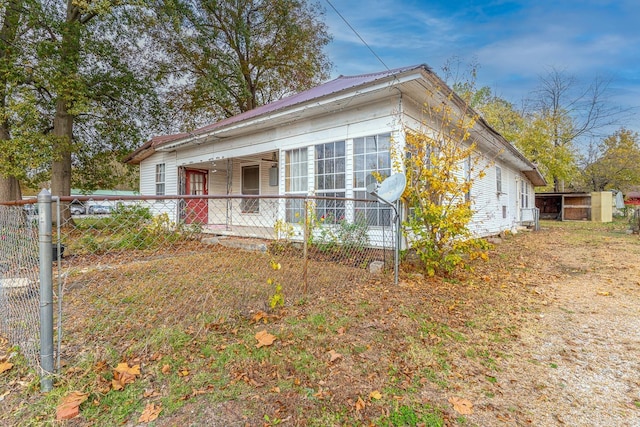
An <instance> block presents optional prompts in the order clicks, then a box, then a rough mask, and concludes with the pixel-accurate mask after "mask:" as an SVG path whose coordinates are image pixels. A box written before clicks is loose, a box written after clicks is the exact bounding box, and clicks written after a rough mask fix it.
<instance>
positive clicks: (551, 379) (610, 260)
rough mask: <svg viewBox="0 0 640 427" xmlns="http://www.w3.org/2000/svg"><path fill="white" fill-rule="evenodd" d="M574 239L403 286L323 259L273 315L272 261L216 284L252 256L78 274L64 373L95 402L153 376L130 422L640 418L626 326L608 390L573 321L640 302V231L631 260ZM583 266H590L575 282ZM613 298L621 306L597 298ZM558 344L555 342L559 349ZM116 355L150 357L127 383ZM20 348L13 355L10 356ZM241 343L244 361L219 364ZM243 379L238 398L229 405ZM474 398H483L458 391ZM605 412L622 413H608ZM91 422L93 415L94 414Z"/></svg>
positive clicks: (17, 384) (556, 239)
mask: <svg viewBox="0 0 640 427" xmlns="http://www.w3.org/2000/svg"><path fill="white" fill-rule="evenodd" d="M575 233H576V231H575V230H572V229H569V230H567V229H565V228H564V227H562V226H555V225H554V226H553V227H550V228H548V229H546V230H543V231H542V232H540V233H524V234H521V235H518V236H514V237H510V238H508V239H507V240H506V241H505V242H504V243H503V244H501V245H498V246H497V247H496V248H495V249H494V251H493V253H492V254H491V257H490V259H489V260H488V261H486V262H483V261H478V262H477V263H476V264H475V271H474V272H466V273H461V274H459V275H457V276H453V277H449V278H429V277H425V276H423V275H422V274H421V273H420V272H419V271H418V270H411V269H410V268H405V269H404V271H403V273H402V281H401V285H400V286H398V287H394V286H393V284H392V283H391V282H390V280H389V278H383V279H382V280H381V279H379V278H377V279H368V278H367V277H366V276H363V275H362V273H361V270H360V272H353V271H352V269H349V268H345V267H344V266H333V265H331V264H330V263H323V264H322V265H321V268H318V270H317V271H319V272H320V273H319V274H318V275H316V276H314V277H313V279H314V280H316V282H315V283H314V286H310V287H309V294H308V295H306V296H304V302H302V303H299V304H291V303H289V304H287V306H286V307H285V309H283V310H280V311H276V312H271V311H269V310H264V308H263V307H264V306H263V305H261V304H262V303H263V301H266V300H268V294H265V293H263V294H260V292H261V290H260V289H259V286H258V285H259V284H260V283H261V282H262V278H263V277H268V275H271V274H273V271H269V270H267V269H265V271H264V276H261V275H257V276H255V277H253V278H249V279H247V280H246V281H245V282H242V281H239V282H236V283H234V287H233V288H229V289H226V288H223V287H220V286H212V283H215V280H216V279H215V277H217V276H216V274H217V271H220V270H224V269H233V268H234V262H235V263H237V265H238V267H239V268H240V267H242V266H241V264H243V263H244V262H245V258H246V255H243V257H239V256H228V254H227V256H224V255H222V254H221V255H222V256H220V257H217V256H215V255H214V254H192V255H188V256H182V257H180V258H168V259H163V260H162V261H161V262H157V263H147V264H132V265H126V266H121V267H118V268H113V269H104V270H90V271H88V272H87V273H84V274H83V275H81V276H80V277H78V278H76V281H77V282H78V283H81V284H78V285H73V286H74V287H73V292H70V294H69V295H68V296H67V298H68V299H67V301H66V304H67V306H66V308H65V310H66V313H69V315H68V316H67V317H66V318H65V319H64V322H65V330H66V331H67V335H66V337H67V341H66V342H65V347H64V349H63V357H64V360H65V362H66V368H65V370H63V372H62V375H63V376H65V375H69V378H70V379H71V378H78V377H80V378H87V379H89V380H90V378H91V377H92V375H93V376H95V378H96V379H95V381H94V382H93V383H92V382H91V381H88V382H87V387H89V388H88V389H85V391H87V392H89V393H90V394H91V395H92V396H94V395H96V396H100V395H101V393H110V392H119V391H117V388H118V387H123V388H124V387H127V386H128V385H129V384H132V383H133V382H141V383H142V390H144V391H141V392H140V396H139V399H140V401H139V404H138V406H137V407H138V410H137V413H136V412H135V411H133V412H132V413H131V415H130V416H129V418H128V419H129V424H130V425H133V424H131V423H135V422H136V421H137V422H140V423H146V422H153V423H154V425H157V426H165V425H167V426H169V425H175V424H176V423H186V424H189V423H191V424H194V423H195V424H197V423H198V422H199V421H200V422H201V421H202V420H203V419H208V420H217V421H216V422H218V423H219V424H221V425H231V424H237V425H244V424H249V425H257V424H260V425H262V424H264V423H265V419H266V418H265V416H268V417H269V419H270V420H272V422H274V420H283V419H288V420H289V421H290V422H294V424H305V423H308V422H309V421H310V420H313V419H321V418H322V417H323V416H324V415H323V414H324V413H326V411H329V412H330V413H342V414H346V415H343V416H344V417H345V418H344V419H343V420H342V421H343V422H346V423H363V424H368V423H375V422H376V420H380V419H384V417H385V416H389V414H390V412H389V411H391V410H393V408H394V407H396V406H397V405H398V404H402V405H404V406H407V407H410V408H416V409H415V410H416V411H420V410H424V409H420V408H425V407H431V408H435V410H437V411H438V413H439V414H440V415H441V417H442V419H443V421H444V423H445V425H456V423H457V421H456V419H457V417H459V416H462V417H464V418H465V419H466V420H467V421H466V422H468V423H471V424H472V425H473V424H476V425H496V424H502V423H503V422H508V423H512V424H518V425H527V424H532V425H550V424H554V423H557V422H558V420H564V421H565V422H567V423H570V424H574V425H579V424H581V422H584V420H589V419H592V420H597V421H599V422H602V423H604V424H607V422H608V424H609V425H613V424H618V425H622V424H624V423H625V422H626V423H628V424H629V425H633V423H634V422H635V421H637V420H638V419H639V415H638V410H637V405H636V404H635V403H634V402H637V401H638V396H633V395H631V394H629V393H628V392H627V393H625V392H624V391H620V390H619V389H621V388H623V387H621V386H625V387H626V389H631V386H633V379H632V378H631V377H630V376H629V375H628V374H627V371H630V370H633V369H635V372H637V369H638V367H639V366H638V362H637V361H636V360H628V358H629V357H630V356H628V355H629V354H637V352H638V350H639V349H638V347H637V342H638V341H637V340H635V341H634V339H633V337H631V336H628V334H627V335H626V336H624V334H622V335H623V336H622V337H621V340H622V341H623V342H621V343H620V342H616V343H615V345H614V346H613V348H612V349H613V350H615V351H616V352H615V354H616V357H618V358H621V361H620V363H619V366H618V368H617V369H622V370H623V371H620V372H622V374H621V375H620V377H621V378H618V379H617V380H613V379H612V380H610V381H612V382H611V383H610V384H609V385H608V386H607V385H606V384H604V385H603V383H600V382H598V381H599V379H598V378H595V377H594V378H589V377H588V376H584V375H583V379H582V380H579V379H578V377H579V375H578V374H579V373H581V372H582V371H580V369H581V367H582V366H585V365H584V363H585V362H586V361H587V360H590V362H589V365H590V366H592V368H593V369H595V370H600V372H602V371H604V370H606V369H607V367H608V366H607V365H606V364H604V363H605V362H604V361H605V360H606V358H605V357H604V356H605V354H604V352H605V351H606V350H605V347H606V346H602V348H600V347H599V346H598V351H602V352H603V355H597V354H592V350H591V349H593V348H594V346H593V343H591V342H590V341H589V335H585V334H584V333H583V332H585V331H577V332H575V333H574V332H573V330H572V329H575V328H574V327H573V325H574V324H576V325H577V324H578V323H579V322H580V321H581V319H583V318H584V316H590V318H592V319H594V318H597V320H598V321H599V322H600V323H597V324H596V323H594V324H593V327H594V328H595V327H596V326H597V327H598V329H589V331H591V332H590V333H592V334H595V335H597V336H598V337H599V339H605V337H604V335H602V334H599V331H600V330H605V329H606V328H607V325H608V323H607V322H608V321H609V322H613V323H612V324H611V325H610V326H615V327H614V328H613V330H615V331H617V332H619V331H620V328H619V327H618V322H619V320H618V318H617V317H616V316H618V315H620V316H623V315H625V313H628V310H630V309H632V307H634V304H635V307H637V306H638V302H639V301H638V299H639V298H640V289H639V288H640V287H638V286H637V283H638V282H637V277H638V276H639V275H640V270H639V269H638V265H640V259H639V258H640V251H638V241H637V239H636V240H629V239H628V238H626V237H620V238H619V236H616V239H618V240H621V244H620V246H619V247H617V248H616V250H623V251H624V256H623V257H620V256H618V258H619V259H624V260H625V263H624V268H619V267H620V265H619V263H616V261H615V260H616V254H615V253H608V252H607V251H609V252H611V251H610V250H609V249H607V248H608V246H603V245H600V244H597V242H596V244H594V243H593V240H594V239H595V237H594V236H595V233H593V232H590V233H589V234H590V239H591V240H592V242H591V243H590V245H585V244H584V243H583V242H582V241H581V240H580V239H581V237H580V235H578V237H577V238H576V237H575ZM572 239H573V240H572ZM576 239H577V240H576ZM596 260H597V261H598V263H600V264H602V265H609V266H610V267H607V268H600V267H599V268H598V269H597V271H596V272H595V273H597V274H595V273H594V272H593V271H592V270H594V267H596V266H597V265H595V264H596ZM281 263H282V270H279V271H278V272H280V271H284V272H288V273H291V269H292V267H291V265H289V264H287V262H281ZM259 264H267V266H268V263H263V262H262V261H260V262H256V265H259ZM193 265H199V266H202V267H203V268H202V271H197V272H196V271H194V270H193V268H192V266H193ZM585 265H586V267H585ZM312 267H313V266H312ZM316 267H317V266H316ZM287 269H289V270H287ZM573 271H582V272H585V273H581V275H580V276H576V275H575V273H572V272H573ZM177 272H183V274H184V278H182V277H181V276H180V275H179V274H176V273H177ZM607 274H616V275H617V277H618V279H619V280H616V281H615V282H614V283H609V284H608V285H607V290H606V292H609V293H611V294H614V293H615V295H619V297H618V298H593V297H591V298H589V296H593V295H597V293H598V292H603V290H602V288H601V287H600V286H601V284H602V283H604V282H603V281H602V278H603V277H607ZM621 275H622V276H621ZM293 276H295V275H293ZM199 278H202V279H199ZM574 278H576V279H581V280H582V281H583V282H584V283H586V284H583V285H580V284H578V283H577V282H575V281H573V279H574ZM278 280H280V279H278ZM105 283H109V284H111V285H110V287H109V288H108V292H107V291H106V289H105V288H104V285H101V284H105ZM284 283H286V282H284ZM589 283H591V286H592V287H591V288H588V287H587V285H588V284H589ZM617 283H620V284H617ZM627 283H631V285H633V284H635V286H626V284H627ZM94 284H95V285H94ZM589 289H591V290H590V291H589ZM298 291H299V289H298V288H296V287H295V286H294V285H292V286H291V287H289V288H287V287H285V288H284V292H285V297H293V298H291V299H290V300H289V301H295V300H296V299H295V298H300V297H302V295H300V294H298V293H297V292H298ZM287 292H288V293H287ZM571 292H576V293H578V295H576V294H572V293H571ZM572 301H578V302H579V304H577V303H572ZM619 301H626V303H625V304H627V305H628V306H629V307H630V308H628V309H625V308H624V307H623V305H622V304H621V303H620V302H619ZM218 302H222V304H217V303H218ZM602 303H605V304H607V305H606V306H605V307H600V306H598V305H597V304H602ZM576 304H577V305H576ZM605 309H607V310H609V311H607V310H605ZM580 310H582V311H580ZM583 312H584V315H583V314H582V313H583ZM594 313H595V315H594ZM605 313H608V314H607V315H606V316H607V317H606V318H605V317H603V316H605ZM562 316H564V317H562ZM607 319H608V320H607ZM267 323H268V324H269V329H268V330H267V329H262V330H260V331H258V333H257V334H256V332H255V330H254V329H253V328H254V327H257V326H258V325H266V324H267ZM588 323H589V321H587V322H583V324H588ZM559 325H562V326H559ZM567 326H571V328H567ZM589 326H591V325H589ZM97 327H100V328H102V329H101V330H100V334H90V333H88V332H87V331H90V330H96V328H97ZM554 328H555V329H554ZM563 328H564V329H567V330H569V332H570V334H569V335H567V333H566V331H564V330H563ZM635 330H640V328H637V329H635ZM250 331H251V333H250V335H248V332H250ZM578 332H579V333H578ZM276 336H277V337H278V338H279V340H278V341H277V343H279V344H277V345H276ZM545 339H547V341H546V342H548V343H551V344H552V345H551V348H550V349H549V351H545V341H544V340H545ZM256 343H257V344H256ZM261 343H262V344H261ZM561 343H563V344H562V346H561V347H559V346H560V344H561ZM5 347H6V345H5ZM252 347H253V348H254V349H257V350H259V351H261V352H264V353H262V355H261V356H260V357H261V359H252V356H251V354H252V352H251V350H250V348H252ZM619 347H620V348H624V350H626V351H627V353H622V352H621V351H618V348H619ZM106 348H112V349H115V350H116V351H117V355H116V357H119V358H121V360H122V359H124V358H126V359H128V360H139V362H136V363H134V364H129V363H125V364H124V365H122V363H123V362H120V361H119V362H118V364H117V367H116V368H115V369H114V370H112V371H111V374H112V375H113V380H111V381H112V383H110V384H109V387H108V388H107V389H104V384H103V380H104V378H108V377H105V375H106V374H105V372H106V368H107V367H108V366H107V365H108V364H112V365H111V366H114V365H116V363H115V361H114V360H113V357H114V356H113V355H111V356H109V354H110V353H109V352H107V351H106V350H105V349H106ZM610 348H611V346H610ZM335 349H340V353H338V352H337V351H336V350H335ZM551 350H553V351H551ZM7 351H8V350H7V349H5V348H3V349H0V354H2V353H6V352H7ZM253 351H256V350H253ZM81 354H85V355H86V354H91V355H92V357H94V360H99V361H100V362H97V363H96V364H95V366H94V367H93V368H92V369H89V370H85V369H75V370H74V365H75V364H76V363H78V360H79V359H76V357H75V356H74V355H81ZM227 354H228V355H234V357H232V358H231V359H229V361H228V362H225V363H223V364H221V365H216V364H217V363H218V360H219V359H220V358H222V357H227V356H225V355H227ZM338 355H339V356H338ZM247 357H248V358H247ZM554 357H558V358H559V359H558V360H555V359H554V360H552V359H553V358H554ZM625 357H626V359H625ZM105 361H106V362H105ZM338 362H339V363H338ZM140 365H142V366H144V367H145V368H144V369H141V366H140ZM551 365H553V366H557V368H549V366H551ZM172 366H175V368H172ZM216 366H219V367H216ZM23 372H24V370H23V371H22V372H18V371H16V368H15V367H13V368H12V369H9V370H7V371H6V372H4V373H3V374H2V375H3V376H4V378H3V377H0V378H3V379H6V380H7V384H9V386H8V387H9V388H8V390H7V391H10V392H11V393H10V394H8V395H6V397H5V402H3V403H5V404H6V407H7V408H8V410H7V412H6V413H5V415H0V421H2V420H7V419H9V418H7V417H11V416H17V414H18V413H20V414H21V415H20V416H22V417H25V416H26V417H29V416H36V415H35V414H32V415H29V414H30V413H29V411H28V410H26V411H25V410H24V409H20V411H19V412H18V408H19V405H18V402H20V401H23V400H24V399H25V398H29V399H32V400H33V399H37V397H36V396H32V397H29V395H28V393H27V388H26V383H25V381H24V380H23V379H21V378H26V377H24V375H23ZM185 372H187V375H186V376H185V375H184V373H185ZM160 374H161V375H162V376H159V375H160ZM202 376H204V378H208V380H206V379H205V380H202V381H201V382H200V383H196V384H194V386H193V387H192V388H190V389H189V390H190V391H187V392H186V393H184V394H181V395H180V397H179V399H178V400H180V401H182V402H183V404H182V405H183V406H178V407H177V409H176V408H174V409H172V410H170V411H168V412H167V411H166V408H163V407H162V406H161V405H160V402H159V400H158V399H160V398H161V397H162V398H163V399H165V400H166V399H167V398H171V396H172V395H171V394H167V393H170V392H169V391H168V389H167V387H169V381H171V378H182V381H185V380H189V381H196V378H199V377H202ZM560 377H562V378H560ZM488 378H491V380H490V381H489V380H488ZM585 378H586V379H585ZM561 379H562V381H561ZM113 381H115V383H113ZM580 381H582V382H580ZM585 381H586V382H585ZM589 381H592V382H591V383H589ZM615 381H618V383H620V384H617V383H615ZM21 384H25V385H21ZM92 384H93V385H92ZM187 384H188V383H187ZM240 385H242V386H240ZM619 385H620V387H619ZM596 386H597V387H604V388H603V390H608V391H609V392H610V393H609V396H608V397H605V396H600V395H599V393H591V395H592V397H591V400H587V398H586V397H584V396H582V395H580V396H578V397H579V399H580V400H579V402H580V403H581V405H580V406H579V408H580V411H581V414H578V413H577V412H576V410H575V408H573V409H572V407H571V405H568V404H566V403H565V402H563V401H562V400H561V397H562V396H563V395H564V393H566V392H565V391H564V390H566V387H569V388H571V387H573V389H572V390H574V395H578V393H576V392H575V390H578V387H587V388H586V389H587V390H588V389H589V387H596ZM91 387H93V388H91ZM238 387H240V388H238ZM563 387H565V388H563ZM607 387H608V388H607ZM232 388H233V390H235V391H234V393H239V395H238V394H236V398H234V399H233V400H225V398H224V396H225V395H226V393H228V392H227V390H231V389H232ZM109 390H114V391H109ZM371 390H373V391H371ZM387 391H390V392H387ZM462 395H464V396H465V397H466V399H462V398H459V397H457V396H462ZM211 396H218V397H216V398H215V402H218V403H215V404H214V403H212V401H211V400H208V399H209V397H211ZM447 396H448V397H447ZM237 397H241V398H240V399H238V398H237ZM91 399H94V397H91ZM7 400H8V402H7ZM149 400H151V401H149ZM221 400H222V401H221ZM34 401H35V400H34ZM95 401H96V402H98V401H99V399H95ZM319 402H322V404H319ZM81 403H82V402H81ZM89 404H90V403H87V405H89ZM425 405H426V406H425ZM605 405H606V406H605ZM77 407H78V408H79V407H80V405H78V406H77ZM604 407H607V408H613V409H612V410H610V411H608V412H607V411H604V412H603V411H602V408H604ZM589 408H597V410H598V411H599V412H601V413H602V414H600V415H597V414H594V413H593V412H590V411H592V410H590V409H589ZM41 413H42V412H41ZM12 414H14V415H12ZM194 414H199V415H194ZM385 414H386V415H385ZM419 414H424V412H422V413H421V412H419ZM45 417H46V416H45ZM202 417H205V418H202ZM207 417H208V418H207ZM381 417H382V418H381ZM12 419H13V418H12ZM74 422H76V424H77V425H91V424H93V423H92V422H91V420H89V419H84V418H83V415H82V411H81V412H80V416H76V417H75V419H74ZM76 424H74V425H76ZM604 424H603V425H604Z"/></svg>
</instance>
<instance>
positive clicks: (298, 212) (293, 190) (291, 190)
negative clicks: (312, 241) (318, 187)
mask: <svg viewBox="0 0 640 427" xmlns="http://www.w3.org/2000/svg"><path fill="white" fill-rule="evenodd" d="M307 160H308V155H307V149H306V148H297V149H295V150H289V151H287V152H286V153H285V160H284V161H285V164H284V169H285V176H284V191H285V194H307V191H308V189H309V184H308V177H307V175H308V173H307V169H308V163H307ZM302 218H304V200H302V199H287V205H286V220H287V222H299V221H301V220H302Z"/></svg>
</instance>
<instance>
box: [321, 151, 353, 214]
mask: <svg viewBox="0 0 640 427" xmlns="http://www.w3.org/2000/svg"><path fill="white" fill-rule="evenodd" d="M315 149H316V163H315V166H316V174H315V181H316V182H315V184H316V185H315V188H316V194H317V195H318V196H325V197H344V196H345V160H346V156H345V144H344V141H336V142H329V143H326V144H319V145H316V146H315ZM316 215H317V216H318V218H319V219H322V220H323V221H324V222H325V223H331V224H335V223H336V222H338V221H341V220H343V219H344V200H322V199H318V200H317V201H316Z"/></svg>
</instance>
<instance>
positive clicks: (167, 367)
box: [162, 364, 171, 375]
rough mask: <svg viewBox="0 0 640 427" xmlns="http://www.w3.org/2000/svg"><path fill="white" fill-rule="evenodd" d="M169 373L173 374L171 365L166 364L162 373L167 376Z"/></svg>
mask: <svg viewBox="0 0 640 427" xmlns="http://www.w3.org/2000/svg"><path fill="white" fill-rule="evenodd" d="M169 372H171V365H169V364H166V365H163V366H162V373H163V374H165V375H167V374H168V373H169Z"/></svg>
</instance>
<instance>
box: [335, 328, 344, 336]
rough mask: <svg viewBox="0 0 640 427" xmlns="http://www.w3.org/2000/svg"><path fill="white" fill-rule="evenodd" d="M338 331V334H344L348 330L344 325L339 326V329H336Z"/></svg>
mask: <svg viewBox="0 0 640 427" xmlns="http://www.w3.org/2000/svg"><path fill="white" fill-rule="evenodd" d="M336 332H337V333H338V335H344V333H345V332H346V331H345V329H344V326H342V327H340V328H338V330H337V331H336Z"/></svg>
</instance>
